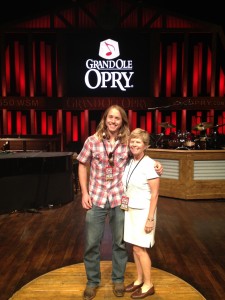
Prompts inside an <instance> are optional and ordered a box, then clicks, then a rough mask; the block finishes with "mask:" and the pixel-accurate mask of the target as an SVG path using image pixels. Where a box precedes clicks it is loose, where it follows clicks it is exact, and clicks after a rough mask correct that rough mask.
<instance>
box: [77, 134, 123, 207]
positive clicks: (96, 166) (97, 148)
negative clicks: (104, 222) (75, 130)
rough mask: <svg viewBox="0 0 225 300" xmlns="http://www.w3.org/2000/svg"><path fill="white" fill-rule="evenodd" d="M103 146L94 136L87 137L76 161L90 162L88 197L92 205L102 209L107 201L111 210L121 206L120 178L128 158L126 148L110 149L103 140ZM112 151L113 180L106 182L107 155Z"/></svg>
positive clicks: (119, 145) (107, 142)
mask: <svg viewBox="0 0 225 300" xmlns="http://www.w3.org/2000/svg"><path fill="white" fill-rule="evenodd" d="M118 143H119V142H118ZM104 144H105V147H104ZM104 144H103V142H102V141H99V140H98V138H97V137H96V136H95V135H92V136H90V137H88V138H87V140H86V141H85V143H84V146H83V149H82V150H81V152H80V153H79V155H78V157H77V160H79V161H80V162H81V163H87V162H90V179H89V195H90V197H91V199H92V203H93V204H94V205H96V206H99V207H102V208H103V207H104V206H105V203H106V201H107V199H108V200H109V203H110V206H111V207H112V208H113V207H115V206H118V205H120V204H121V197H122V195H123V193H124V190H123V183H122V176H123V171H124V168H125V165H126V162H127V158H128V148H127V146H126V145H123V144H120V143H119V144H118V146H116V145H117V144H116V145H115V146H114V147H112V146H111V144H110V143H109V141H107V140H104ZM115 147H116V149H115ZM105 148H106V150H105ZM113 149H115V151H114V167H113V180H106V167H107V166H108V165H109V163H108V156H107V153H110V152H112V151H113ZM106 151H107V153H106Z"/></svg>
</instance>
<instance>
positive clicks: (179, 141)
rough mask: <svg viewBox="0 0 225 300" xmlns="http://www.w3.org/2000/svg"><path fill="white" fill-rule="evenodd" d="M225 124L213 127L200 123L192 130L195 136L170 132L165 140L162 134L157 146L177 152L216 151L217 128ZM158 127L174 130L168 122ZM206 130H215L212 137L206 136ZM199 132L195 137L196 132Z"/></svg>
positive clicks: (207, 123) (209, 124)
mask: <svg viewBox="0 0 225 300" xmlns="http://www.w3.org/2000/svg"><path fill="white" fill-rule="evenodd" d="M224 125H225V124H221V125H216V126H213V124H212V123H210V122H201V123H199V124H197V125H195V126H194V127H192V130H195V131H196V135H194V134H193V133H191V132H188V131H185V132H181V131H178V132H174V131H173V132H171V133H170V135H169V137H168V139H166V138H165V137H166V136H165V135H164V133H162V134H160V137H159V140H158V141H157V142H158V143H157V146H158V147H160V148H166V149H168V148H169V149H177V150H193V149H195V150H206V149H218V145H217V143H216V141H217V139H216V138H217V128H218V127H220V126H224ZM159 126H161V127H163V128H164V131H165V130H166V129H168V128H169V129H173V128H176V126H175V125H173V124H170V123H169V122H163V123H159ZM207 129H215V130H214V132H213V134H212V136H209V137H208V136H207V134H206V130H207ZM198 131H199V132H200V134H199V135H197V132H198Z"/></svg>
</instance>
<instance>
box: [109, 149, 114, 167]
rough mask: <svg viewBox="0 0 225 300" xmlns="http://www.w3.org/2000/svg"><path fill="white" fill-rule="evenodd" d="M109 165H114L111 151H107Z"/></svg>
mask: <svg viewBox="0 0 225 300" xmlns="http://www.w3.org/2000/svg"><path fill="white" fill-rule="evenodd" d="M108 157H109V165H110V166H111V167H113V166H114V157H113V152H109V156H108Z"/></svg>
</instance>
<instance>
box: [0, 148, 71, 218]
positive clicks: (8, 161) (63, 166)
mask: <svg viewBox="0 0 225 300" xmlns="http://www.w3.org/2000/svg"><path fill="white" fill-rule="evenodd" d="M72 156H73V153H72V152H24V151H22V152H10V151H9V152H1V153H0V212H1V213H5V212H13V211H24V210H38V209H39V208H43V207H52V206H55V205H61V204H64V203H68V202H70V201H72V200H73V197H74V189H73V162H72Z"/></svg>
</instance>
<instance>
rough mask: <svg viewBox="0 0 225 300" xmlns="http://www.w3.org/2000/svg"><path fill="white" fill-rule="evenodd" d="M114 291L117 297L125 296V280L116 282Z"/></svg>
mask: <svg viewBox="0 0 225 300" xmlns="http://www.w3.org/2000/svg"><path fill="white" fill-rule="evenodd" d="M113 293H114V295H115V296H116V297H123V296H124V283H123V282H115V283H114V285H113Z"/></svg>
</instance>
